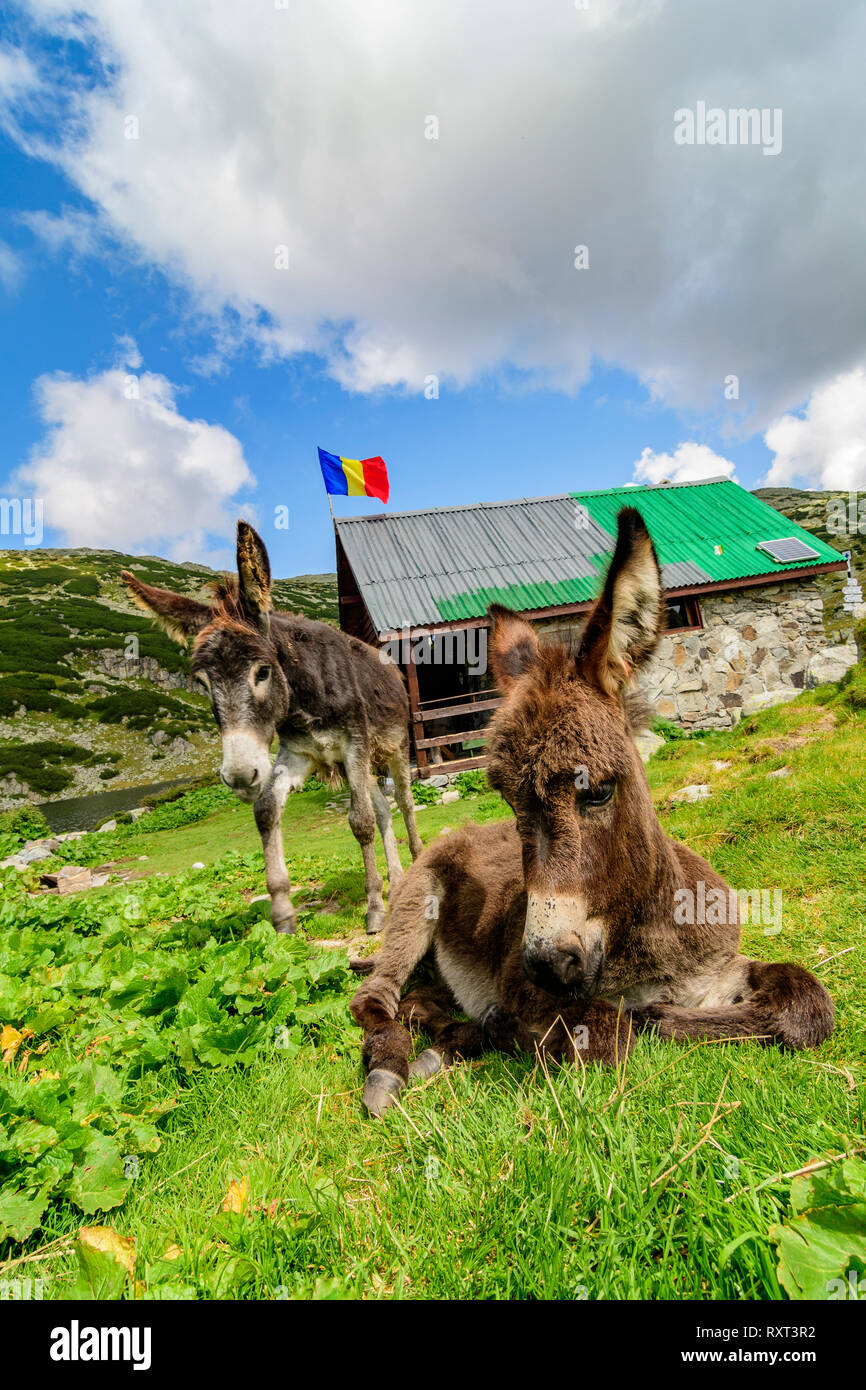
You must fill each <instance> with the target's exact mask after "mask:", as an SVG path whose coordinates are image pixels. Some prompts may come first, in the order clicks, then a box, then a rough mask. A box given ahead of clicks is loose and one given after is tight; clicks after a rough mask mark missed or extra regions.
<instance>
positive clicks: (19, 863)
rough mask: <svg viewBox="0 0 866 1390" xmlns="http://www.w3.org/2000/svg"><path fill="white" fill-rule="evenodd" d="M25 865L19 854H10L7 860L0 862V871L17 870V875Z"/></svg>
mask: <svg viewBox="0 0 866 1390" xmlns="http://www.w3.org/2000/svg"><path fill="white" fill-rule="evenodd" d="M26 868H27V865H26V864H25V862H24V860H23V859H22V858H21V856H20V855H19V854H10V855H9V858H8V859H3V860H0V869H17V870H18V871H19V873H20V872H21V870H22V869H26Z"/></svg>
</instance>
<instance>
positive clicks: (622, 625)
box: [577, 507, 666, 695]
mask: <svg viewBox="0 0 866 1390" xmlns="http://www.w3.org/2000/svg"><path fill="white" fill-rule="evenodd" d="M617 522H618V532H617V538H616V549H615V550H614V552H613V559H612V560H611V562H610V568H609V569H608V572H607V578H606V579H605V583H604V589H603V590H602V594H601V597H600V598H599V600H598V602H597V603H596V605H595V607H594V608H593V609H592V610H591V611H590V614H589V617H588V619H587V622H586V627H585V628H584V632H583V637H582V639H581V644H580V651H579V653H578V658H577V660H578V665H579V666H580V668H581V672H582V674H583V675H585V676H586V677H587V678H588V679H590V680H592V681H594V683H595V684H596V685H598V686H599V687H600V688H601V689H602V690H603V691H604V692H605V693H606V694H608V695H616V694H618V692H619V691H620V690H621V689H622V687H623V686H624V685H625V684H626V682H627V681H628V680H629V678H630V676H631V674H632V672H633V671H634V669H635V667H637V666H640V665H641V663H642V662H644V661H645V660H646V659H647V657H648V656H649V654H650V652H651V651H652V650H653V648H654V647H655V645H656V643H657V642H658V640H659V638H660V637H661V635H662V633H663V632H664V629H665V617H666V614H665V603H664V589H663V587H662V577H661V571H660V570H659V562H658V560H657V558H656V553H655V549H654V547H653V543H652V540H651V539H650V533H649V531H648V530H647V528H646V525H645V524H644V520H643V517H642V516H641V514H640V512H639V511H638V510H637V509H636V508H635V507H623V509H622V511H621V512H620V513H619V516H618V517H617Z"/></svg>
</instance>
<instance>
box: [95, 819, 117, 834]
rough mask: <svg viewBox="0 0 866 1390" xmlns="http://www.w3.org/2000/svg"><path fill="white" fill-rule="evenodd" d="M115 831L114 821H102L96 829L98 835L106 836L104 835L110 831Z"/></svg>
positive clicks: (115, 823)
mask: <svg viewBox="0 0 866 1390" xmlns="http://www.w3.org/2000/svg"><path fill="white" fill-rule="evenodd" d="M116 829H117V821H116V820H107V821H104V822H103V823H102V825H100V826H99V827H98V833H99V834H100V835H106V834H108V833H109V832H110V831H112V830H116Z"/></svg>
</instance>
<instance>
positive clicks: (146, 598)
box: [120, 570, 211, 645]
mask: <svg viewBox="0 0 866 1390" xmlns="http://www.w3.org/2000/svg"><path fill="white" fill-rule="evenodd" d="M120 577H121V579H122V580H123V582H124V583H125V584H126V585H127V587H128V589H129V591H130V593H131V594H132V597H133V599H134V600H135V602H136V603H137V604H138V606H139V608H143V609H144V611H145V613H148V614H149V615H150V616H151V618H153V619H154V621H155V622H156V623H158V624H159V626H160V627H161V628H162V629H163V630H164V631H165V632H167V633H168V635H169V637H172V638H173V639H174V641H175V642H180V643H181V645H182V644H183V643H184V642H185V641H186V640H187V638H188V637H191V636H192V635H193V633H195V632H200V631H201V629H202V628H203V627H206V626H207V624H208V623H209V622H210V619H211V610H210V608H209V607H208V605H207V604H206V603H198V602H197V600H196V599H194V598H187V597H186V595H185V594H174V593H172V591H171V589H156V588H154V586H153V585H152V584H143V583H142V581H141V580H140V579H136V577H135V575H134V574H130V572H129V570H121V571H120Z"/></svg>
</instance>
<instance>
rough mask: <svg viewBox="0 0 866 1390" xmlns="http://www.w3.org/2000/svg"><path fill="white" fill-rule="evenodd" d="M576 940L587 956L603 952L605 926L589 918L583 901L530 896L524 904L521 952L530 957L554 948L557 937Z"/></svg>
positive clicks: (553, 894) (537, 895)
mask: <svg viewBox="0 0 866 1390" xmlns="http://www.w3.org/2000/svg"><path fill="white" fill-rule="evenodd" d="M563 936H565V937H571V938H577V940H578V941H579V942H580V944H581V945H582V946H583V949H584V950H585V951H586V953H587V955H591V954H592V953H593V952H594V951H597V950H598V949H599V947H601V949H602V950H603V949H604V944H605V940H604V923H603V922H602V921H600V920H599V918H597V917H588V916H587V911H586V903H585V902H584V901H583V899H582V898H578V897H565V896H562V897H560V896H558V895H557V894H555V893H530V894H529V895H528V897H527V900H526V925H525V927H524V929H523V946H524V950H526V951H528V952H529V953H530V954H532V953H533V952H535V951H542V950H544V949H545V948H549V947H556V944H557V940H558V938H560V937H563Z"/></svg>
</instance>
